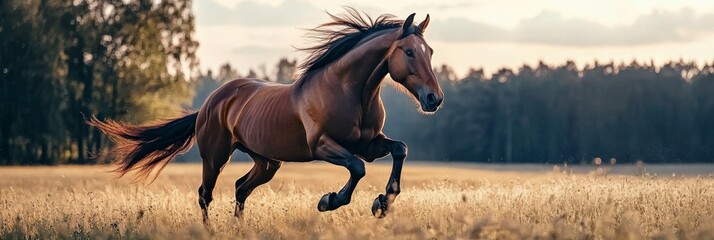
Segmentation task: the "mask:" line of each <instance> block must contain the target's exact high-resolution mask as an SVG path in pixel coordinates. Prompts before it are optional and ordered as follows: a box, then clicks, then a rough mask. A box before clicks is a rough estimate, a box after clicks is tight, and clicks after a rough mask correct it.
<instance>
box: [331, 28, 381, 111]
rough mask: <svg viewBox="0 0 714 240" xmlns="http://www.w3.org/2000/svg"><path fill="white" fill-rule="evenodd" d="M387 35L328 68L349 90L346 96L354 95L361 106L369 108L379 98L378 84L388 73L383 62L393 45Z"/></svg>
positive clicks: (377, 38)
mask: <svg viewBox="0 0 714 240" xmlns="http://www.w3.org/2000/svg"><path fill="white" fill-rule="evenodd" d="M393 38H394V37H393V36H392V34H390V33H386V34H383V35H381V36H378V37H375V38H373V39H371V40H369V41H368V42H366V43H364V44H362V45H360V46H358V47H357V48H355V49H354V50H352V51H350V52H349V53H347V54H346V55H345V56H344V57H342V58H340V60H338V61H337V62H335V63H334V64H332V65H331V66H330V68H331V69H329V70H328V71H331V72H333V73H335V75H336V76H340V77H337V79H326V80H328V81H341V84H343V86H345V85H346V86H349V89H350V90H351V91H349V92H348V94H355V95H358V96H355V97H359V98H360V99H361V102H362V105H363V106H365V105H369V103H370V102H371V101H374V99H375V98H376V97H379V91H380V87H379V86H380V84H381V83H382V80H383V79H384V77H385V76H386V75H387V73H388V67H387V61H386V60H385V57H386V54H387V51H389V47H390V46H391V44H392V43H393V42H394V39H393Z"/></svg>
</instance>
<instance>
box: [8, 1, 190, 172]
mask: <svg viewBox="0 0 714 240" xmlns="http://www.w3.org/2000/svg"><path fill="white" fill-rule="evenodd" d="M0 19H2V21H0V33H1V34H2V37H0V109H2V110H1V112H0V164H58V163H92V162H97V161H100V160H101V159H100V158H95V157H94V155H93V154H92V153H99V152H100V151H101V149H103V148H105V146H107V143H108V141H107V140H106V139H105V137H104V136H102V135H101V134H100V133H99V132H98V131H97V130H96V129H92V128H90V127H89V126H87V125H86V124H85V123H84V120H85V117H88V116H90V115H96V116H97V117H98V118H100V119H104V118H111V119H119V120H125V121H130V122H142V121H145V120H148V119H154V118H156V117H169V116H173V115H175V114H176V112H177V111H179V110H180V108H181V107H182V104H184V105H185V104H188V103H190V100H191V93H192V89H191V84H190V81H189V80H190V79H191V76H192V75H196V74H197V73H196V69H197V66H198V62H197V59H196V57H195V51H196V48H197V46H198V43H197V42H196V41H195V40H194V37H193V36H192V34H193V32H194V17H193V14H192V12H191V6H190V1H181V0H160V1H154V0H130V1H127V0H76V1H65V0H37V1H24V0H4V1H0Z"/></svg>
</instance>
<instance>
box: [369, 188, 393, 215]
mask: <svg viewBox="0 0 714 240" xmlns="http://www.w3.org/2000/svg"><path fill="white" fill-rule="evenodd" d="M388 210H389V203H388V202H387V196H384V194H379V196H378V197H377V198H375V199H374V203H372V216H375V217H376V218H383V217H386V216H387V211H388Z"/></svg>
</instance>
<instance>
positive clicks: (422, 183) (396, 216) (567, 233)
mask: <svg viewBox="0 0 714 240" xmlns="http://www.w3.org/2000/svg"><path fill="white" fill-rule="evenodd" d="M383 161H384V160H383ZM384 162H386V163H389V161H388V160H387V161H384ZM484 166H485V167H479V165H466V164H463V165H444V164H436V163H434V164H426V163H415V162H407V165H406V166H405V169H404V174H403V178H402V179H403V183H402V188H403V190H402V194H401V195H400V196H399V197H398V198H397V201H396V203H395V205H394V206H393V208H392V209H391V212H390V215H389V216H387V217H386V218H384V219H375V218H374V217H372V216H371V215H370V206H371V204H372V201H373V200H374V198H375V197H376V196H377V195H378V194H379V193H381V192H383V191H384V185H385V183H386V180H387V178H388V174H389V171H390V168H391V164H367V176H366V177H365V178H364V179H363V180H362V182H361V183H360V185H359V186H358V187H357V190H356V191H355V195H354V197H353V200H352V203H351V204H350V205H347V206H344V207H342V208H340V209H337V210H336V211H333V212H327V213H319V212H318V211H317V209H316V204H317V201H318V199H319V198H320V196H322V195H323V194H325V193H328V192H332V191H337V190H339V188H341V187H342V185H343V184H344V183H345V181H346V180H347V171H346V170H345V169H343V168H340V167H337V166H332V165H328V164H324V163H286V164H284V165H283V168H281V169H280V171H279V172H278V174H277V175H276V177H275V179H273V181H271V182H270V183H269V184H267V185H264V186H261V187H259V188H258V189H256V190H255V191H254V192H253V194H252V195H251V196H250V198H248V200H247V202H246V209H245V213H244V215H243V217H242V218H241V219H237V218H234V217H233V208H234V190H233V182H234V181H235V180H236V179H237V178H238V177H240V176H242V174H243V173H245V172H247V171H248V169H249V168H250V165H249V164H247V163H231V164H229V165H228V166H227V167H226V169H225V170H224V172H223V174H222V175H221V177H220V179H219V182H218V186H217V188H216V191H215V200H214V202H213V203H212V205H211V208H210V217H211V219H210V223H209V224H208V225H207V226H204V225H203V224H202V222H201V214H200V210H199V207H198V204H197V193H196V190H197V188H198V186H199V185H200V172H201V170H200V165H198V164H172V165H170V166H169V167H168V168H167V169H166V170H165V171H164V172H163V173H162V174H161V175H160V177H159V178H158V179H157V180H156V182H154V183H153V184H151V185H146V184H129V183H127V181H126V180H120V181H115V180H113V179H112V176H113V175H112V174H109V173H106V170H107V169H109V167H107V166H99V167H97V166H62V167H3V168H0V196H1V199H0V220H1V222H0V239H26V238H31V239H57V238H65V239H66V238H72V239H86V238H92V239H94V238H159V239H196V238H212V239H225V238H251V239H256V238H257V239H264V238H268V239H274V238H277V239H383V238H386V239H393V238H394V239H474V238H477V239H642V238H645V239H647V238H660V239H713V238H714V212H713V211H714V177H712V174H707V173H706V172H707V171H708V170H706V168H709V169H711V168H712V166H711V165H703V166H704V169H705V170H704V172H703V173H697V174H693V173H690V172H687V171H684V170H682V172H686V174H685V175H682V174H681V173H680V174H677V173H676V172H677V171H679V169H678V168H677V167H672V169H668V168H667V169H664V170H663V171H664V172H668V171H670V170H671V172H674V174H672V173H671V172H670V173H668V174H659V175H658V176H654V174H638V175H633V174H631V173H622V174H617V175H615V174H608V173H607V168H609V167H604V168H603V169H601V170H594V169H596V167H584V168H579V169H575V171H574V172H575V173H571V169H568V168H565V167H562V166H561V167H553V166H545V165H543V166H545V167H542V166H539V167H536V168H538V169H551V170H545V171H540V170H532V169H530V170H529V168H528V167H523V168H521V167H519V166H518V165H516V166H506V167H498V166H495V165H494V166H490V167H488V166H486V165H484ZM689 168H690V169H691V168H693V169H694V172H696V171H702V168H701V167H698V166H693V167H689ZM618 169H619V170H622V169H626V170H627V169H630V170H633V171H631V172H640V173H641V172H642V171H641V170H639V169H635V167H634V166H624V167H620V168H618ZM614 170H617V169H613V172H615V171H614ZM588 172H589V173H588ZM621 172H622V171H621ZM624 172H627V171H624ZM687 174H688V175H687Z"/></svg>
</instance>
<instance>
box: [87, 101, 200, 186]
mask: <svg viewBox="0 0 714 240" xmlns="http://www.w3.org/2000/svg"><path fill="white" fill-rule="evenodd" d="M197 116H198V113H191V114H187V115H185V116H183V117H180V118H175V119H169V120H166V121H162V122H158V123H154V124H147V125H141V126H132V125H127V124H124V123H121V122H116V121H112V120H106V121H100V120H99V119H97V118H96V117H94V116H92V117H91V118H90V119H89V120H87V123H88V124H89V125H91V126H95V127H97V128H99V130H101V131H102V132H104V134H106V135H108V136H110V137H111V138H112V140H114V142H115V143H116V144H117V145H116V146H115V148H114V149H113V150H112V151H111V153H112V154H113V155H114V156H115V157H116V164H117V165H118V166H117V167H116V168H115V169H114V170H113V172H117V173H119V176H118V177H123V176H124V175H126V174H127V173H129V172H131V171H136V174H135V175H134V180H135V181H142V180H145V179H147V178H148V177H149V175H151V173H152V171H153V170H154V168H156V167H157V166H158V167H159V169H158V171H157V172H156V175H155V176H154V178H153V179H152V181H153V180H155V179H156V177H157V176H158V175H159V173H161V171H162V170H163V169H164V168H165V167H166V165H168V164H169V162H171V160H173V159H174V157H176V155H178V154H181V153H184V152H186V151H188V150H189V149H191V147H192V146H193V143H194V135H195V132H196V117H197Z"/></svg>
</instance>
